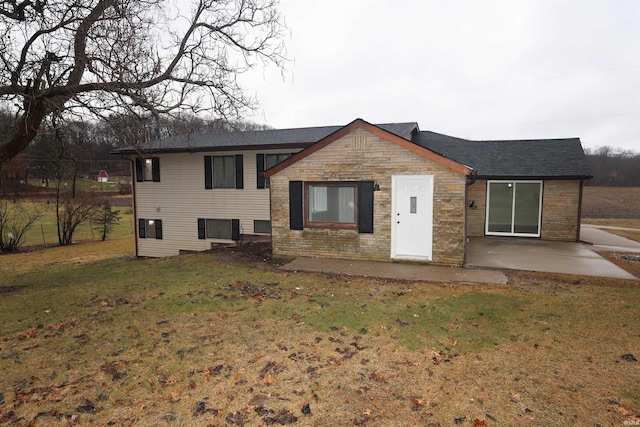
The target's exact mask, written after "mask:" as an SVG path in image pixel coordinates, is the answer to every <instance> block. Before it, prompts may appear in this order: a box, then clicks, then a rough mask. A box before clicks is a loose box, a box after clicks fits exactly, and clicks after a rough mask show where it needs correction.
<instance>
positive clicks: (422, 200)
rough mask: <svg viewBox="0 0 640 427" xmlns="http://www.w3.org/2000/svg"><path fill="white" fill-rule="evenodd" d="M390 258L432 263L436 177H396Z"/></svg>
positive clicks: (393, 180) (393, 181)
mask: <svg viewBox="0 0 640 427" xmlns="http://www.w3.org/2000/svg"><path fill="white" fill-rule="evenodd" d="M391 180H392V187H393V195H392V207H391V208H392V213H391V216H392V217H391V258H399V259H416V260H429V261H430V260H431V256H432V246H433V175H406V176H393V177H392V178H391Z"/></svg>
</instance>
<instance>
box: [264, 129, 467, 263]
mask: <svg viewBox="0 0 640 427" xmlns="http://www.w3.org/2000/svg"><path fill="white" fill-rule="evenodd" d="M393 175H433V177H434V197H433V256H432V262H433V263H435V264H443V265H462V264H463V263H464V247H465V190H466V189H465V183H466V177H465V175H464V174H463V173H461V172H459V171H455V170H453V169H451V168H449V167H447V166H445V165H443V164H440V163H438V162H437V161H435V160H432V159H430V158H427V157H425V156H423V155H420V154H418V153H416V152H414V151H410V150H408V149H407V148H404V147H402V146H401V145H399V144H397V143H395V142H392V141H390V140H387V139H385V138H383V137H381V136H379V135H376V134H374V133H370V132H368V131H367V130H365V129H361V128H358V129H355V130H354V131H352V132H351V133H349V134H347V135H345V136H343V137H341V138H339V139H337V140H335V141H333V142H331V143H330V144H328V145H326V146H324V147H322V148H321V149H319V150H317V151H315V152H313V153H311V154H309V155H308V156H307V157H304V158H302V159H300V160H298V161H297V162H295V163H293V164H291V165H289V166H287V167H286V168H284V169H282V170H280V171H278V172H276V173H275V174H274V175H273V176H271V178H270V184H271V185H270V186H271V190H270V191H271V227H272V245H273V253H274V254H276V255H283V256H312V257H326V258H344V259H367V260H383V261H388V260H390V257H391V221H392V212H391V205H392V200H391V197H392V194H391V193H392V191H391V190H392V188H391V187H392V180H391V177H392V176H393ZM361 180H370V181H375V182H377V183H379V185H380V191H376V192H375V193H374V232H373V233H372V234H364V233H358V231H356V230H344V229H318V228H305V229H304V230H291V229H290V226H289V182H290V181H306V182H309V181H316V182H326V181H350V182H353V181H361Z"/></svg>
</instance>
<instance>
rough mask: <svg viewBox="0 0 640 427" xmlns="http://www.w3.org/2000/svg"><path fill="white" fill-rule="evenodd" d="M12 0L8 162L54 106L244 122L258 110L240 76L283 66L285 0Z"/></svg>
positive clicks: (6, 80) (4, 61)
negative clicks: (12, 111) (186, 3)
mask: <svg viewBox="0 0 640 427" xmlns="http://www.w3.org/2000/svg"><path fill="white" fill-rule="evenodd" d="M193 1H194V4H193V5H192V8H191V15H190V16H189V17H186V16H185V15H184V10H177V9H175V8H174V9H172V7H171V3H170V2H168V0H83V1H80V0H59V1H55V2H53V1H48V2H44V1H42V0H24V1H19V0H5V1H2V2H1V3H0V16H2V17H3V18H2V19H1V20H0V67H1V70H2V71H1V73H0V99H2V100H3V101H4V102H5V103H7V104H6V105H14V106H15V107H14V108H17V111H16V112H17V114H16V116H15V120H14V127H13V129H14V130H13V133H12V134H11V135H9V137H8V138H7V139H6V141H5V142H3V143H2V144H0V164H2V163H3V162H5V161H6V160H8V159H11V158H12V157H14V156H16V155H17V154H18V153H20V151H22V150H23V149H24V148H26V147H27V146H28V145H29V144H30V142H31V141H32V140H33V138H34V137H35V135H36V134H37V132H38V129H39V128H40V126H41V125H42V122H43V120H44V118H45V117H47V116H48V115H50V114H52V113H54V112H58V113H60V112H65V111H66V112H73V114H80V115H82V114H88V113H89V114H97V115H99V116H102V117H106V116H109V115H111V114H114V113H125V114H137V115H141V116H145V115H160V114H166V113H170V112H173V111H191V112H197V111H202V110H210V112H211V113H213V114H214V115H215V116H218V117H223V118H230V119H232V120H241V116H242V114H243V113H245V112H247V111H248V110H250V109H251V108H253V107H254V104H255V101H254V99H253V98H251V97H249V96H247V94H246V93H245V92H244V91H243V90H242V88H241V87H240V84H239V83H238V79H237V76H238V75H239V74H242V73H244V72H246V71H248V70H250V69H251V68H252V67H254V66H256V65H257V64H259V63H266V64H275V65H276V66H279V67H283V65H284V62H285V61H286V59H285V56H284V55H285V50H284V46H283V44H282V36H283V33H284V29H285V28H284V26H283V24H282V22H281V18H280V15H279V13H278V10H277V0H193Z"/></svg>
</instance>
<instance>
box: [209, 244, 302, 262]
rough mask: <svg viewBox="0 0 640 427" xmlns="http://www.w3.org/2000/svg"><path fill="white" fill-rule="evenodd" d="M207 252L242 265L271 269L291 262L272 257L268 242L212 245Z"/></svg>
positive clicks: (286, 259) (289, 259)
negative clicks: (261, 266)
mask: <svg viewBox="0 0 640 427" xmlns="http://www.w3.org/2000/svg"><path fill="white" fill-rule="evenodd" d="M209 252H211V253H215V254H216V255H218V256H221V257H225V258H226V259H228V260H229V261H234V262H239V263H241V264H244V265H247V264H250V265H254V266H257V265H263V266H268V267H273V268H278V267H281V266H283V265H284V264H287V263H288V262H291V260H292V258H285V257H279V256H274V255H273V254H272V252H271V242H270V241H249V242H244V243H242V244H239V245H236V244H233V245H227V244H219V245H213V247H212V248H211V250H210V251H209Z"/></svg>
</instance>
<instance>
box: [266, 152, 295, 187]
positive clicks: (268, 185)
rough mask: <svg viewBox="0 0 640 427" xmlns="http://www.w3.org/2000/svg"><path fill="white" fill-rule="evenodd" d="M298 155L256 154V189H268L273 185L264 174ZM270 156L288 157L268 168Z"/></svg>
mask: <svg viewBox="0 0 640 427" xmlns="http://www.w3.org/2000/svg"><path fill="white" fill-rule="evenodd" d="M296 154H297V153H290V152H289V153H267V152H265V153H256V188H257V189H260V190H262V189H267V188H269V187H270V186H271V185H270V183H269V179H267V178H265V176H264V174H265V172H266V171H267V170H268V169H271V168H272V167H274V166H276V165H278V164H280V163H282V162H284V161H285V160H288V159H289V158H291V157H293V156H295V155H296ZM269 156H287V157H286V158H284V159H283V160H280V161H279V162H276V163H275V164H274V165H272V166H270V167H268V166H267V165H268V162H267V159H268V157H269Z"/></svg>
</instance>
